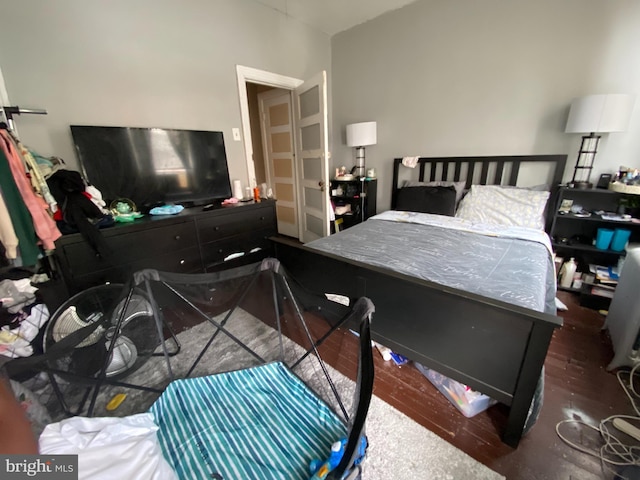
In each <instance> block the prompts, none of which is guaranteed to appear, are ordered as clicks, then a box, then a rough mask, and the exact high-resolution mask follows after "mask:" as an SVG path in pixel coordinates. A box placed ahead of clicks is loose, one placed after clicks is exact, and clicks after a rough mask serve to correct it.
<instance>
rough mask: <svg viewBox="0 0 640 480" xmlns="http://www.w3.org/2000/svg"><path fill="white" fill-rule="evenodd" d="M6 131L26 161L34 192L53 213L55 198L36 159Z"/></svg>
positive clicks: (55, 206) (55, 208) (55, 205)
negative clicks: (40, 196)
mask: <svg viewBox="0 0 640 480" xmlns="http://www.w3.org/2000/svg"><path fill="white" fill-rule="evenodd" d="M6 133H7V135H8V137H9V138H10V139H11V140H13V143H14V145H15V147H16V148H17V150H18V151H19V152H20V155H22V158H23V159H24V161H25V163H26V166H27V168H28V170H29V175H30V178H31V184H32V185H33V188H34V189H35V190H36V192H38V193H39V194H40V195H42V198H44V201H45V202H47V205H49V209H50V210H51V213H54V212H55V211H56V210H57V204H56V200H55V198H53V195H51V192H50V191H49V186H48V185H47V182H46V181H45V179H44V175H43V174H42V172H41V171H40V167H39V166H38V163H37V162H36V159H35V158H33V155H32V154H31V152H30V151H29V150H28V149H27V148H26V147H25V146H24V145H23V144H22V142H20V140H19V139H18V137H16V136H15V135H13V134H12V133H11V132H9V131H7V132H6Z"/></svg>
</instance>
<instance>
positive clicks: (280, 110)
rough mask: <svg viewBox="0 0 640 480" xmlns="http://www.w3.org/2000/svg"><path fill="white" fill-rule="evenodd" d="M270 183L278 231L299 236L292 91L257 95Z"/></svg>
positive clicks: (268, 182)
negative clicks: (274, 199)
mask: <svg viewBox="0 0 640 480" xmlns="http://www.w3.org/2000/svg"><path fill="white" fill-rule="evenodd" d="M258 106H259V110H260V125H261V128H262V142H263V144H264V147H263V150H264V156H265V162H266V169H265V170H266V173H267V184H268V185H270V186H272V187H273V193H274V196H275V198H276V212H277V218H278V233H280V234H282V235H288V236H290V237H294V238H298V236H299V234H300V232H299V225H298V194H297V189H296V168H295V154H294V145H293V144H294V142H293V121H292V115H291V92H290V91H288V90H284V91H283V90H280V89H277V90H272V91H269V92H264V93H260V94H259V95H258Z"/></svg>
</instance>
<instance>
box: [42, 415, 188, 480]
mask: <svg viewBox="0 0 640 480" xmlns="http://www.w3.org/2000/svg"><path fill="white" fill-rule="evenodd" d="M157 431H158V426H157V425H156V424H155V423H154V422H153V416H152V415H151V414H149V413H141V414H137V415H130V416H128V417H122V418H107V417H103V418H100V417H98V418H87V417H71V418H67V419H65V420H62V421H61V422H58V423H52V424H50V425H47V426H46V427H45V429H44V431H43V432H42V435H40V453H41V454H44V455H51V454H59V455H64V454H67V455H78V473H79V478H80V479H91V480H98V479H100V480H102V479H104V480H112V479H116V478H117V479H123V480H124V479H135V480H143V479H148V480H165V479H166V480H173V479H177V477H176V474H175V472H174V471H173V469H172V468H171V467H170V466H169V464H168V463H167V461H166V460H165V459H164V457H163V456H162V450H161V449H160V444H159V443H158V437H157Z"/></svg>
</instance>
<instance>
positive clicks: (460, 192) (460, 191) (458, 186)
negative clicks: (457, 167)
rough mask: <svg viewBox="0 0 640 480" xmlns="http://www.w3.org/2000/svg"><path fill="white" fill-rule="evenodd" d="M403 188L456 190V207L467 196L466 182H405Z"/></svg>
mask: <svg viewBox="0 0 640 480" xmlns="http://www.w3.org/2000/svg"><path fill="white" fill-rule="evenodd" d="M402 186H403V187H453V188H455V190H456V205H457V204H458V203H460V200H461V199H462V197H463V196H464V194H465V191H464V188H465V186H466V182H464V181H463V182H449V181H444V180H434V181H433V182H419V181H417V180H405V182H404V184H403V185H402Z"/></svg>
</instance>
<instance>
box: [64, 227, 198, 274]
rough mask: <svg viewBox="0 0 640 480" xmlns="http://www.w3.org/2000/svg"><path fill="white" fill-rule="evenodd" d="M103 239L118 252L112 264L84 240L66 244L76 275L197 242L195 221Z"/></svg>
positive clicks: (150, 257) (143, 258) (163, 252)
mask: <svg viewBox="0 0 640 480" xmlns="http://www.w3.org/2000/svg"><path fill="white" fill-rule="evenodd" d="M104 239H105V241H106V242H107V245H109V247H110V248H111V249H112V250H113V252H115V254H114V256H113V259H112V260H113V261H112V262H111V263H110V262H108V261H107V260H105V259H104V258H102V257H100V256H98V255H97V254H96V253H95V251H94V250H93V248H91V246H89V245H88V244H86V243H84V242H82V243H73V244H70V245H65V246H64V247H63V250H64V255H65V256H66V258H67V262H68V264H69V268H70V270H71V272H72V274H73V275H74V276H77V275H85V274H88V273H91V272H95V271H99V270H107V269H109V268H111V267H115V266H118V265H123V264H131V263H134V262H138V261H142V260H145V259H148V260H151V261H153V260H154V259H155V258H156V257H158V256H160V255H164V254H166V253H168V252H175V251H176V250H181V249H184V248H186V247H189V246H193V245H197V240H196V231H195V226H194V224H193V222H186V223H180V224H177V225H170V226H166V227H158V228H149V229H147V230H144V231H141V232H135V233H123V234H117V235H111V236H106V235H105V236H104ZM146 264H149V262H146Z"/></svg>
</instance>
